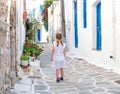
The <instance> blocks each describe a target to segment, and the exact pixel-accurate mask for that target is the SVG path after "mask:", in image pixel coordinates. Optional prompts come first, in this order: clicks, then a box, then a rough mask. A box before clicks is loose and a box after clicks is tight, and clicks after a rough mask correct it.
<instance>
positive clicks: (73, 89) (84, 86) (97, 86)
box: [8, 44, 120, 94]
mask: <svg viewBox="0 0 120 94" xmlns="http://www.w3.org/2000/svg"><path fill="white" fill-rule="evenodd" d="M40 45H41V46H43V47H44V52H43V53H42V54H41V56H40V62H39V60H37V61H35V62H34V64H32V65H31V66H30V67H29V69H27V70H26V69H25V70H24V72H25V73H26V74H28V75H27V77H26V78H24V79H22V80H20V81H18V82H17V83H16V84H15V85H14V87H13V88H12V89H11V90H9V92H8V94H120V75H118V74H116V73H114V72H112V71H111V70H106V69H103V68H101V67H97V66H95V65H92V64H90V63H89V62H87V61H85V60H82V59H80V58H72V56H73V54H69V53H67V68H66V69H65V77H64V81H61V82H60V83H56V79H55V71H54V70H53V69H52V68H51V62H50V53H51V51H50V45H49V44H40ZM36 63H37V64H36ZM38 64H39V65H40V66H39V67H36V65H38ZM34 66H35V67H34ZM33 67H34V70H33ZM39 69H40V70H39ZM31 72H33V73H32V74H31Z"/></svg>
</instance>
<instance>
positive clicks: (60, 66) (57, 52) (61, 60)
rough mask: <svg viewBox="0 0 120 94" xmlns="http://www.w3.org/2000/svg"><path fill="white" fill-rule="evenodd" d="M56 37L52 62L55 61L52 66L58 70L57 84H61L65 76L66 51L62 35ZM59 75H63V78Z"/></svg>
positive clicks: (57, 34)
mask: <svg viewBox="0 0 120 94" xmlns="http://www.w3.org/2000/svg"><path fill="white" fill-rule="evenodd" d="M55 37H56V41H54V42H53V46H52V56H51V61H53V62H52V63H53V64H52V65H53V67H54V68H55V69H56V82H60V80H63V76H64V67H65V58H66V49H65V44H64V43H63V42H62V33H60V32H58V33H56V36H55ZM59 74H61V77H59Z"/></svg>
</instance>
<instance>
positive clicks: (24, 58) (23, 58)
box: [20, 56, 29, 61]
mask: <svg viewBox="0 0 120 94" xmlns="http://www.w3.org/2000/svg"><path fill="white" fill-rule="evenodd" d="M20 60H23V61H28V60H29V57H28V56H21V58H20Z"/></svg>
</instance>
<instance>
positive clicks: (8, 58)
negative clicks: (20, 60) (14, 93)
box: [0, 0, 16, 94]
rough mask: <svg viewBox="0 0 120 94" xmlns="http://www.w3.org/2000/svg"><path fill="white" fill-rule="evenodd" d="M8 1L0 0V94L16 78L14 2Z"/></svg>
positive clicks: (3, 92)
mask: <svg viewBox="0 0 120 94" xmlns="http://www.w3.org/2000/svg"><path fill="white" fill-rule="evenodd" d="M10 1H11V0H0V94H6V93H5V91H6V89H7V88H8V87H11V86H12V85H13V84H14V82H15V80H16V67H15V66H16V43H15V41H16V36H15V32H16V31H15V30H16V29H15V27H16V23H15V22H16V19H14V20H13V19H12V18H16V5H15V4H16V3H15V0H13V2H14V3H13V2H11V3H10ZM11 5H12V6H11ZM9 24H11V29H10V28H9V27H10V26H9Z"/></svg>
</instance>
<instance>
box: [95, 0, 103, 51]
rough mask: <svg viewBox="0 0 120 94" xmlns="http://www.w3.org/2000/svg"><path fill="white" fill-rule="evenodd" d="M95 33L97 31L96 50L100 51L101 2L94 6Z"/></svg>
mask: <svg viewBox="0 0 120 94" xmlns="http://www.w3.org/2000/svg"><path fill="white" fill-rule="evenodd" d="M96 21H97V22H96V31H97V33H96V34H97V43H96V44H97V45H96V46H97V47H96V49H97V50H101V46H102V45H101V44H102V40H101V2H99V3H98V4H97V6H96Z"/></svg>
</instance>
